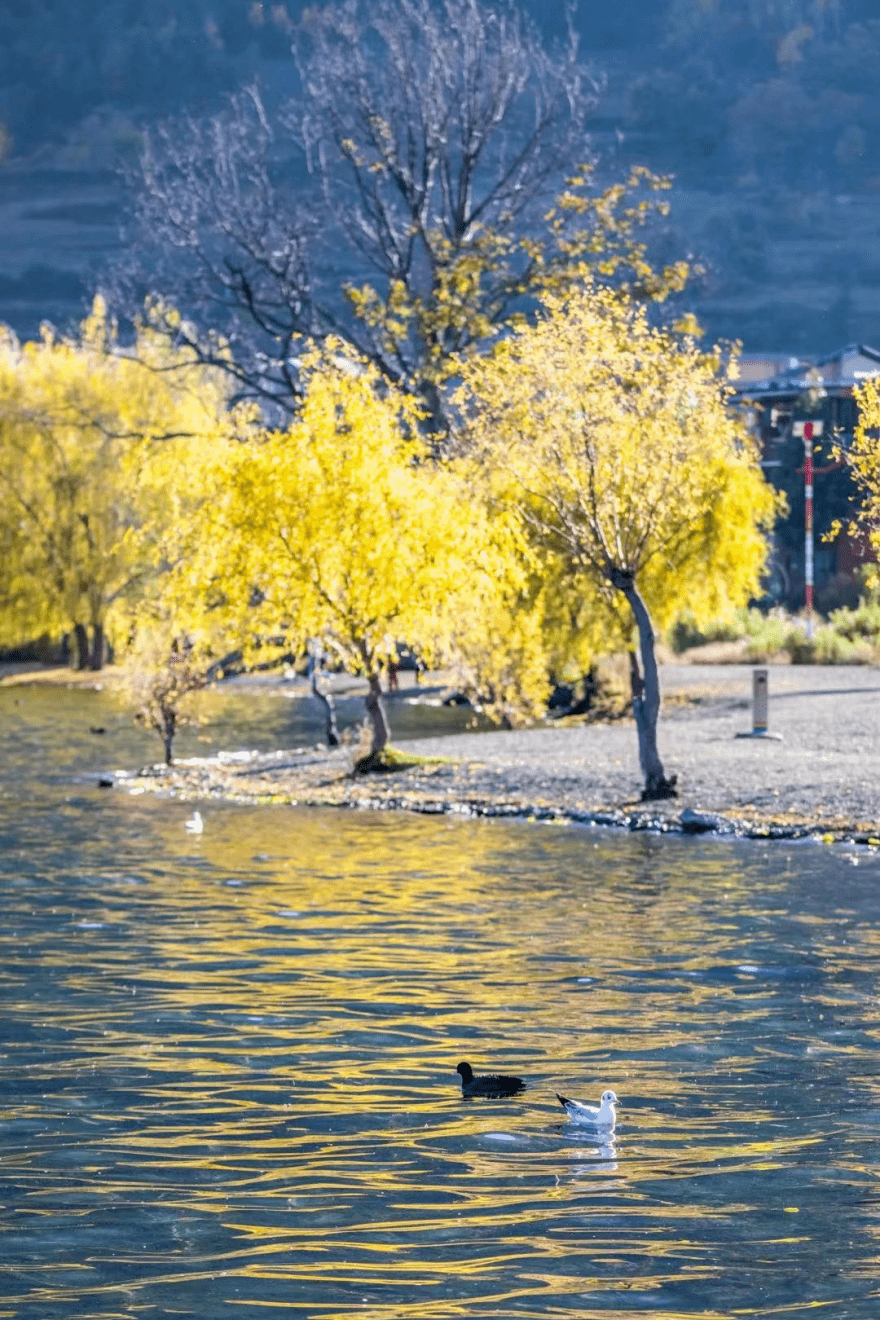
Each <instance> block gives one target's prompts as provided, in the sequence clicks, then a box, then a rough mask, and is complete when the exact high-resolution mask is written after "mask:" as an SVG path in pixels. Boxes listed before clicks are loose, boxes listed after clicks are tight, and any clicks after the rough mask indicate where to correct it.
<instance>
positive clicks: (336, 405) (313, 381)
mask: <svg viewBox="0 0 880 1320" xmlns="http://www.w3.org/2000/svg"><path fill="white" fill-rule="evenodd" d="M418 420H419V418H418V411H417V408H416V405H415V403H414V402H413V400H412V399H410V398H408V397H407V396H406V395H404V394H403V393H401V392H399V391H397V390H395V389H393V388H391V387H388V386H387V385H382V384H380V381H379V379H378V377H377V375H376V373H375V372H374V371H373V370H372V369H371V368H368V367H365V366H363V365H362V364H360V363H354V362H352V361H351V360H350V359H345V358H344V357H343V356H342V349H341V346H339V345H331V346H330V347H329V349H328V351H327V352H326V353H325V354H323V355H319V354H317V353H316V354H314V355H312V356H310V357H309V358H307V359H306V361H305V363H304V365H303V402H302V407H301V409H300V412H299V413H298V415H297V417H296V419H295V421H294V422H293V423H292V424H291V426H290V427H289V429H288V430H286V431H279V432H268V433H266V432H254V433H253V434H252V435H251V437H250V438H249V439H247V440H245V441H244V442H237V443H236V442H227V443H226V444H225V445H223V446H220V447H218V449H217V451H216V453H217V456H218V466H217V470H216V476H215V486H214V496H213V498H209V499H208V500H207V502H206V504H205V509H204V517H205V518H206V519H207V522H206V525H205V527H204V528H203V530H202V532H201V533H200V534H199V536H198V538H197V539H198V542H199V544H200V545H201V546H202V551H201V555H202V557H201V559H200V560H199V561H198V563H197V564H195V565H190V566H189V567H187V566H185V565H182V567H181V573H183V574H189V575H190V580H191V582H195V583H197V582H198V581H201V582H203V583H204V582H208V581H211V580H216V581H217V582H219V583H222V584H223V588H224V600H223V602H222V604H220V605H219V606H218V607H219V608H222V609H225V610H226V611H227V613H228V616H229V618H230V619H232V618H235V619H236V620H237V626H238V628H239V629H240V630H242V631H243V632H245V633H247V634H249V635H250V637H251V639H256V638H259V639H262V640H261V644H265V641H266V639H271V638H275V639H277V642H278V644H279V645H280V646H283V647H284V648H293V649H294V650H299V649H301V648H303V647H304V646H305V644H306V642H307V640H308V639H309V638H312V637H320V638H321V639H322V640H323V642H324V644H325V646H326V647H327V649H328V650H329V651H330V652H331V653H333V654H335V656H336V657H337V659H338V660H340V661H341V662H342V663H343V664H344V666H345V667H346V668H347V669H349V670H350V671H352V672H354V673H360V674H364V675H366V676H368V677H370V676H375V675H376V674H377V672H378V670H379V668H380V667H381V665H382V664H383V663H385V662H386V661H388V660H389V659H391V658H393V657H394V655H395V654H396V647H397V644H400V643H403V644H410V645H414V646H418V648H419V649H420V650H421V651H422V653H423V654H426V655H429V656H430V655H433V654H439V653H440V651H441V650H443V649H444V648H445V647H447V646H448V644H449V639H450V637H451V635H452V633H453V631H454V624H455V605H456V601H457V599H458V597H459V595H460V590H461V585H462V582H463V581H466V580H467V573H466V568H465V565H466V562H467V561H468V557H469V555H470V553H471V547H472V544H473V539H474V538H473V526H472V519H471V516H470V513H469V510H468V502H467V498H466V493H465V492H464V491H463V490H462V487H461V481H460V478H459V477H458V475H457V474H456V473H455V472H454V471H453V470H452V469H451V468H449V467H444V466H442V465H436V464H434V463H431V462H429V461H428V459H427V453H426V451H425V448H424V446H423V444H422V442H421V440H420V439H419V438H418ZM205 556H207V560H206V558H205ZM252 645H253V641H252Z"/></svg>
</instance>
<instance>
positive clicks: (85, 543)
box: [0, 300, 226, 668]
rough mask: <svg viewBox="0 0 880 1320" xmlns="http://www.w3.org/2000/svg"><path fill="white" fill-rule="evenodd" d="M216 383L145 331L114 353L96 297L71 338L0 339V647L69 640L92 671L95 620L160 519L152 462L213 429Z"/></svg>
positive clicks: (119, 599)
mask: <svg viewBox="0 0 880 1320" xmlns="http://www.w3.org/2000/svg"><path fill="white" fill-rule="evenodd" d="M224 379H225V378H223V377H221V376H220V375H219V373H216V372H215V373H213V374H210V373H208V372H206V371H205V370H204V369H203V368H200V367H195V366H194V365H193V363H192V360H191V358H188V357H187V356H186V354H175V353H174V352H173V351H172V350H171V349H169V348H168V346H167V343H166V342H165V341H159V340H158V339H157V338H156V337H155V336H153V335H151V334H149V333H148V332H145V331H143V332H141V333H140V334H139V335H138V337H137V340H136V342H135V343H134V344H132V345H131V346H130V347H128V348H123V347H122V346H121V345H120V343H119V341H118V339H117V336H116V330H115V327H114V325H113V323H112V322H111V321H110V320H109V319H108V317H107V314H106V310H105V308H104V306H103V304H102V303H101V302H100V300H96V302H95V305H94V308H93V310H92V314H91V315H90V316H89V317H88V318H87V319H86V320H85V321H84V322H83V324H82V326H81V327H80V330H79V333H78V334H77V335H76V336H74V337H71V338H62V337H56V336H55V335H54V334H52V333H51V332H49V331H48V330H47V331H44V333H43V335H42V337H41V338H40V339H39V340H38V341H36V342H33V343H26V344H23V345H20V344H19V343H18V342H17V341H16V340H15V338H14V337H13V336H12V335H11V334H10V333H8V332H7V333H5V334H4V335H3V337H2V338H0V520H2V527H0V540H2V542H3V544H4V546H5V548H6V553H5V554H4V560H3V569H2V585H0V596H2V606H3V609H2V617H0V631H2V633H3V634H4V635H5V636H6V637H7V638H9V639H10V640H21V639H22V638H23V637H24V636H26V635H28V634H30V635H33V634H34V632H41V631H43V630H46V631H56V632H62V631H70V632H72V633H73V634H74V637H75V640H76V646H77V652H78V663H79V664H80V666H81V667H85V665H86V664H89V665H91V666H92V667H93V668H100V667H101V665H102V663H103V661H104V658H105V634H106V631H107V627H108V622H109V621H110V620H111V619H112V617H113V615H114V612H116V613H119V612H121V611H123V610H124V609H125V608H127V607H128V606H129V605H130V604H131V602H133V601H135V600H136V599H137V598H138V596H139V594H140V593H141V592H142V591H143V589H144V585H145V581H146V578H147V576H148V572H149V556H148V555H147V554H146V552H145V547H144V542H143V536H142V535H141V532H142V529H143V528H144V526H145V525H147V524H150V525H153V526H154V527H158V526H160V525H161V523H162V521H163V518H165V517H167V516H168V512H169V498H170V497H169V490H168V489H164V488H162V487H161V485H160V484H158V483H157V482H156V480H155V478H154V475H153V471H152V469H153V464H154V461H155V458H156V456H157V454H158V453H159V452H160V451H161V448H162V446H163V445H166V444H170V443H172V442H173V441H174V439H175V438H176V437H182V436H187V437H201V438H202V439H203V440H206V439H207V438H208V437H210V436H211V435H212V434H215V433H216V432H217V431H218V430H221V429H222V428H223V427H224V426H225V398H226V393H225V390H226V387H225V385H224V384H223V383H222V381H223V380H224ZM173 479H174V481H176V482H177V483H180V484H182V485H183V486H184V487H186V485H187V478H186V476H185V475H184V474H183V473H182V472H181V471H177V472H176V473H175V474H173Z"/></svg>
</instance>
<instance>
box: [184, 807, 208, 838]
mask: <svg viewBox="0 0 880 1320" xmlns="http://www.w3.org/2000/svg"><path fill="white" fill-rule="evenodd" d="M185 824H186V828H187V829H188V830H189V832H190V834H201V832H202V830H203V829H204V828H205V822H204V821H203V820H202V816H201V812H198V811H194V812H193V814H192V815H191V816H190V818H189V820H188V821H186V822H185Z"/></svg>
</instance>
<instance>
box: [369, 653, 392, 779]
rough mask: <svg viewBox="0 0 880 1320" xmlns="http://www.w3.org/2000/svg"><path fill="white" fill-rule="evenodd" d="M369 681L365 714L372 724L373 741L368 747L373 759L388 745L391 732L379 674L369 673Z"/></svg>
mask: <svg viewBox="0 0 880 1320" xmlns="http://www.w3.org/2000/svg"><path fill="white" fill-rule="evenodd" d="M369 683H370V690H369V692H368V693H367V697H366V705H367V714H368V715H369V717H370V723H371V724H372V726H373V742H372V746H371V747H370V759H374V758H375V757H377V756H378V755H379V753H380V752H383V751H384V750H385V748H386V747H387V746H388V739H389V737H390V736H391V732H390V730H389V728H388V720H387V717H386V715H385V706H384V705H383V702H382V685H381V683H380V682H379V675H378V674H377V673H376V672H375V671H374V672H372V673H371V674H370V675H369Z"/></svg>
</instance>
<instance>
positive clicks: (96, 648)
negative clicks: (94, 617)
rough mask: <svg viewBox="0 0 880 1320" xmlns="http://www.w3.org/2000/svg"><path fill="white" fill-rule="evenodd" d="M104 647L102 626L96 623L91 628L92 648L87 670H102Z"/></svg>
mask: <svg viewBox="0 0 880 1320" xmlns="http://www.w3.org/2000/svg"><path fill="white" fill-rule="evenodd" d="M105 647H106V643H105V640H104V625H103V624H101V623H96V624H94V625H93V627H92V647H91V650H90V652H89V669H103V667H104V652H105Z"/></svg>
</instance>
